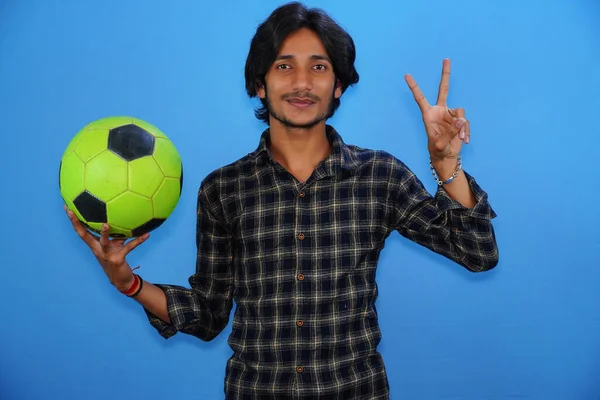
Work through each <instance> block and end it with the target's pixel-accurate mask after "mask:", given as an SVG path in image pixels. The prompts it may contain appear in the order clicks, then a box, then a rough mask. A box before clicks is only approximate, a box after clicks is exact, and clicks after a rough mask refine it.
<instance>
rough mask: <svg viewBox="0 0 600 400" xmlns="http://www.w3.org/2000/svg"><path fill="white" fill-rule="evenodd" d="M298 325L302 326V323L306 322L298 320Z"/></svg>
mask: <svg viewBox="0 0 600 400" xmlns="http://www.w3.org/2000/svg"><path fill="white" fill-rule="evenodd" d="M296 325H298V326H302V325H304V322H303V321H298V322H296Z"/></svg>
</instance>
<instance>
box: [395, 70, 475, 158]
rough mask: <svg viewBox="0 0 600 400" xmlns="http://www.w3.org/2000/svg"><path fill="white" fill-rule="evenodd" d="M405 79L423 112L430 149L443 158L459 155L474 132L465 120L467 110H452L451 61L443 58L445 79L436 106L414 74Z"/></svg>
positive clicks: (436, 155)
mask: <svg viewBox="0 0 600 400" xmlns="http://www.w3.org/2000/svg"><path fill="white" fill-rule="evenodd" d="M405 80H406V83H407V84H408V87H409V88H410V90H411V91H412V93H413V96H414V98H415V101H416V102H417V104H418V105H419V108H420V109H421V113H422V114H423V122H424V123H425V130H426V132H427V138H428V145H427V148H428V149H429V154H430V155H431V158H432V159H436V160H443V159H445V158H453V157H456V156H457V155H458V154H459V153H460V149H461V146H462V143H463V142H464V143H469V141H470V136H471V133H470V130H469V121H468V120H467V119H465V110H464V109H462V108H455V109H450V108H448V106H447V105H446V99H447V97H448V89H449V87H450V60H449V59H445V60H444V61H443V65H442V79H441V82H440V87H439V91H438V97H437V103H436V105H435V106H431V105H430V104H429V102H428V101H427V99H426V98H425V96H424V95H423V93H422V92H421V89H419V86H418V85H417V83H416V82H415V80H414V79H413V77H412V76H411V75H409V74H407V75H406V76H405Z"/></svg>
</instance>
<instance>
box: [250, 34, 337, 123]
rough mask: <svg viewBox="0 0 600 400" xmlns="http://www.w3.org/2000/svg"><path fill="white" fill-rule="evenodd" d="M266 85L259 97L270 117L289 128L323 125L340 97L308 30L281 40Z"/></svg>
mask: <svg viewBox="0 0 600 400" xmlns="http://www.w3.org/2000/svg"><path fill="white" fill-rule="evenodd" d="M265 81H266V85H267V87H266V90H265V88H259V90H258V96H259V97H260V98H262V99H266V101H267V107H268V110H269V113H270V114H271V117H272V118H274V119H275V120H277V121H279V122H280V123H281V124H282V125H284V126H288V127H294V128H311V127H313V126H315V125H317V124H318V123H320V122H321V121H324V120H325V119H326V117H327V115H328V114H329V111H330V107H331V103H332V100H333V98H334V96H335V98H339V97H340V96H341V95H342V92H341V88H340V87H335V76H334V73H333V67H332V65H331V61H330V60H329V58H328V56H327V52H326V51H325V47H324V46H323V43H322V42H321V40H320V39H319V37H318V36H317V35H316V34H315V33H314V32H313V31H311V30H309V29H301V30H299V31H297V32H295V33H293V34H291V35H289V36H288V37H287V38H286V39H285V40H284V42H283V43H282V46H281V49H280V51H279V54H278V55H277V58H276V60H275V62H274V63H273V65H272V66H271V68H270V69H269V71H268V72H267V75H266V77H265Z"/></svg>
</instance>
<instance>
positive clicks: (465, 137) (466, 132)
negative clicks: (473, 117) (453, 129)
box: [452, 108, 471, 143]
mask: <svg viewBox="0 0 600 400" xmlns="http://www.w3.org/2000/svg"><path fill="white" fill-rule="evenodd" d="M452 113H453V114H454V115H455V116H456V118H457V121H458V120H460V121H462V124H459V125H460V126H458V128H459V131H458V138H459V139H461V140H462V141H463V142H465V143H469V141H470V136H471V131H470V128H469V120H467V119H466V114H465V109H464V108H455V109H454V110H452ZM457 124H458V122H457Z"/></svg>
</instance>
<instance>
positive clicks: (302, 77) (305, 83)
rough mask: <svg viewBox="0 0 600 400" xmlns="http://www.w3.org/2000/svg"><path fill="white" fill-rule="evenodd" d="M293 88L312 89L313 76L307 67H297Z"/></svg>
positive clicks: (298, 89)
mask: <svg viewBox="0 0 600 400" xmlns="http://www.w3.org/2000/svg"><path fill="white" fill-rule="evenodd" d="M292 85H293V89H294V90H297V91H303V90H311V89H312V77H311V74H310V71H308V70H307V69H306V68H296V70H295V71H294V76H293V82H292Z"/></svg>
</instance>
